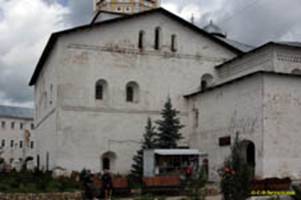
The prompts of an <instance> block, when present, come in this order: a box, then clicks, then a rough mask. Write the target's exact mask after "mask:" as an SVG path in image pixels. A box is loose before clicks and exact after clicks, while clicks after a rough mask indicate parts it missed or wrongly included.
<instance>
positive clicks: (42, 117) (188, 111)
mask: <svg viewBox="0 0 301 200" xmlns="http://www.w3.org/2000/svg"><path fill="white" fill-rule="evenodd" d="M275 46H277V45H275ZM287 46H289V45H283V46H281V45H278V46H277V48H279V52H280V51H287V52H286V53H288V54H289V55H290V54H294V55H295V56H296V57H298V56H297V55H298V53H299V52H298V51H299V47H296V46H295V47H290V46H289V47H287ZM275 49H276V48H274V45H272V44H271V45H267V46H266V47H264V48H260V49H259V50H256V51H254V52H253V53H252V52H251V53H244V51H243V50H242V49H241V48H239V47H238V46H237V45H234V44H231V42H230V41H226V39H225V38H222V39H220V38H218V37H217V36H214V35H212V34H209V33H208V32H206V31H204V30H202V29H200V28H198V27H196V26H194V25H193V24H191V23H189V22H187V21H185V20H183V19H181V18H179V17H177V16H175V15H174V14H172V13H170V12H168V11H166V10H164V9H162V8H158V9H154V10H150V11H147V12H143V13H138V14H134V15H129V16H125V17H120V18H114V19H110V20H106V21H101V22H95V23H93V24H91V25H87V26H82V27H77V28H74V29H70V30H66V31H62V32H58V33H54V34H52V36H51V38H50V40H49V42H48V44H47V46H46V47H45V50H44V52H43V54H42V56H41V58H40V60H39V62H38V64H37V67H36V69H35V72H34V74H33V76H32V79H31V81H30V85H31V86H34V92H35V95H34V96H35V110H36V113H35V124H36V129H35V131H36V135H37V141H38V143H37V154H38V156H37V157H38V159H39V163H40V166H39V167H41V168H44V169H53V168H55V167H62V168H65V169H67V170H77V171H79V170H82V169H83V168H88V169H92V170H94V171H101V170H103V169H104V168H110V170H111V171H112V172H114V173H121V174H126V173H128V172H129V170H130V166H131V164H132V157H133V155H134V154H135V152H136V151H137V149H138V148H139V146H140V144H139V142H140V140H141V138H142V134H143V131H144V126H145V124H146V120H147V118H148V117H151V118H152V119H153V120H157V119H159V118H160V111H161V109H162V108H163V105H164V103H165V102H166V100H167V98H168V97H170V98H171V100H172V103H173V106H174V107H175V108H177V109H178V110H179V111H180V118H181V122H182V123H183V124H184V125H185V128H184V129H183V130H182V133H183V135H184V137H185V139H184V140H182V141H181V144H180V145H181V146H186V147H193V148H198V149H200V150H201V151H203V152H206V153H208V156H209V157H208V158H209V167H210V178H211V179H212V180H215V179H216V172H215V171H216V170H217V169H218V167H219V166H221V164H222V163H223V161H224V159H225V158H226V157H227V155H228V154H229V150H230V146H229V145H228V144H226V145H227V146H222V147H221V146H219V145H218V144H217V143H218V141H219V139H223V137H224V138H226V137H227V138H229V137H230V141H231V140H233V139H234V137H233V135H235V134H236V133H237V132H239V133H240V135H241V137H242V139H245V140H246V141H247V142H248V143H247V142H246V149H245V151H246V152H247V151H249V152H251V153H249V154H247V153H246V159H248V160H249V161H250V162H252V160H253V164H254V165H256V167H255V168H256V174H257V175H258V176H266V175H267V176H270V175H271V176H274V175H275V174H279V173H278V172H279V171H281V170H282V171H283V173H282V174H283V175H284V174H285V175H286V174H287V173H284V171H285V170H286V172H289V173H288V174H289V175H291V174H293V173H294V175H295V174H297V169H296V167H299V169H300V164H301V162H300V157H298V155H296V152H295V150H294V149H293V150H292V151H291V154H290V155H291V159H290V161H289V162H286V161H284V160H281V161H279V162H278V160H277V159H275V156H276V155H274V154H273V153H275V152H276V151H273V148H272V146H273V145H276V144H277V143H281V141H279V140H277V136H278V135H282V134H284V133H282V132H281V133H280V131H282V130H283V129H285V128H286V127H287V125H285V123H286V122H287V121H290V120H289V118H290V116H291V115H284V116H283V117H281V116H280V115H276V114H275V115H276V116H279V119H277V120H280V121H281V120H284V121H282V123H278V121H273V120H274V118H272V117H271V118H267V116H269V115H270V114H271V113H272V112H276V113H277V109H276V108H278V107H277V106H278V104H273V105H270V101H272V99H273V98H274V96H273V95H274V94H275V95H276V93H277V92H278V91H277V88H276V87H277V86H278V85H279V87H282V86H283V87H282V88H283V90H284V91H286V92H293V91H295V93H294V96H290V97H291V98H292V99H296V102H297V101H299V100H301V96H300V95H299V94H300V93H298V92H297V86H298V84H299V80H300V79H298V75H296V73H295V74H294V75H291V73H292V70H295V71H294V72H296V69H301V65H300V63H299V62H293V63H294V64H289V65H290V66H291V67H290V68H289V69H288V67H287V66H286V64H287V63H285V62H280V61H279V62H278V60H277V59H274V58H275V57H277V55H278V54H277V52H276V50H275ZM281 55H282V54H279V56H280V57H281ZM258 58H260V59H258ZM285 59H286V58H285ZM296 59H297V60H296V61H298V58H296ZM292 60H293V61H295V59H292ZM250 65H251V66H252V67H250ZM299 65H300V66H299ZM280 66H282V67H280ZM278 67H279V68H278ZM259 72H262V73H259ZM268 72H269V73H268ZM274 72H275V75H274ZM276 72H277V73H276ZM282 73H283V74H287V75H280V74H282ZM276 74H277V75H276ZM243 77H246V78H243ZM278 79H279V80H281V81H278ZM274 82H277V84H274ZM282 83H283V84H284V85H282ZM231 84H233V86H231ZM290 85H292V87H291V90H292V91H289V90H286V87H288V86H290ZM263 88H267V90H264V92H263ZM220 90H221V91H220ZM269 91H270V92H269ZM252 92H253V93H252ZM273 92H275V93H273ZM241 95H242V96H241ZM277 95H278V96H277V97H275V98H279V99H281V100H283V101H285V100H286V101H288V102H286V103H288V104H283V105H281V106H280V105H279V107H281V109H282V108H283V110H281V112H283V113H285V112H286V109H288V108H287V107H286V106H291V107H289V109H291V110H290V111H293V113H294V114H293V115H294V117H295V118H294V120H295V121H291V124H289V128H291V130H290V131H288V132H287V134H288V135H290V136H291V137H293V135H296V134H297V133H298V128H299V127H300V121H298V120H300V118H299V119H297V116H299V114H298V109H300V108H301V107H300V105H299V104H297V103H292V104H290V100H289V99H282V98H283V97H282V96H281V93H279V94H278V93H277ZM264 97H265V98H264ZM282 103H283V102H282ZM269 106H270V107H269ZM294 106H295V107H296V108H295V107H294ZM253 108H254V109H253ZM263 108H265V110H264V111H266V112H264V111H263ZM274 109H276V111H275V110H274ZM279 112H280V111H279ZM273 116H274V115H273ZM286 117H288V118H287V119H286ZM284 118H285V119H284ZM274 125H276V126H277V127H278V126H281V128H279V129H276V128H275V129H272V128H271V129H270V127H273V126H274ZM282 125H283V127H282ZM259 136H260V137H259ZM265 137H267V139H266V138H265ZM270 137H272V138H273V139H271V138H270ZM227 138H226V139H227ZM269 138H270V139H269ZM283 138H285V137H283ZM280 139H281V140H282V137H280ZM296 142H297V140H294V141H293V140H289V141H287V142H286V143H284V144H283V146H285V144H289V145H290V147H292V148H293V147H295V145H296V144H295V143H296ZM249 144H253V149H252V147H248V145H249ZM250 148H251V150H250ZM287 148H288V147H287V146H286V148H284V149H283V148H282V145H280V146H279V151H281V152H282V151H283V152H285V151H286V149H287ZM250 156H251V158H250ZM252 156H253V158H252ZM273 156H274V157H273ZM266 158H270V159H269V160H267V161H266V162H264V161H263V160H265V159H266ZM292 163H293V164H294V165H293V166H292V167H285V165H289V164H292ZM271 165H277V166H278V167H275V168H274V169H275V170H274V171H268V170H267V169H268V168H269V167H270V166H271ZM282 171H281V172H282ZM297 176H298V175H296V177H297Z"/></svg>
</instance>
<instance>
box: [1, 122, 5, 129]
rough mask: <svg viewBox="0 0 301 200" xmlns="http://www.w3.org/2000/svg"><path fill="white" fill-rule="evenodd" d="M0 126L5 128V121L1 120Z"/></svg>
mask: <svg viewBox="0 0 301 200" xmlns="http://www.w3.org/2000/svg"><path fill="white" fill-rule="evenodd" d="M1 128H3V129H5V121H2V122H1Z"/></svg>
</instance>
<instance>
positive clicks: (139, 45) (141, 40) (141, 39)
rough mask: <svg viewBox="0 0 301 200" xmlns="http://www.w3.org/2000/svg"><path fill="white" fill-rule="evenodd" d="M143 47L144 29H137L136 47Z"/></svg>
mask: <svg viewBox="0 0 301 200" xmlns="http://www.w3.org/2000/svg"><path fill="white" fill-rule="evenodd" d="M143 47H144V31H139V40H138V48H139V49H143Z"/></svg>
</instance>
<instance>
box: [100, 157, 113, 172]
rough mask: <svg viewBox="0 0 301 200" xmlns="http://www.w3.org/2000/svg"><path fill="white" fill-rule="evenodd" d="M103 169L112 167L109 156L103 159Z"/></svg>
mask: <svg viewBox="0 0 301 200" xmlns="http://www.w3.org/2000/svg"><path fill="white" fill-rule="evenodd" d="M102 169H103V170H110V169H111V163H110V159H109V158H103V159H102Z"/></svg>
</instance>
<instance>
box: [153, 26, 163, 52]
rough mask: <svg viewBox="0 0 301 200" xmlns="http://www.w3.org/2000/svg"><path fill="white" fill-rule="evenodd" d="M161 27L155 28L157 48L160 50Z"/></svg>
mask: <svg viewBox="0 0 301 200" xmlns="http://www.w3.org/2000/svg"><path fill="white" fill-rule="evenodd" d="M161 37H162V35H161V27H157V28H156V29H155V49H156V50H159V49H160V48H161Z"/></svg>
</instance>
